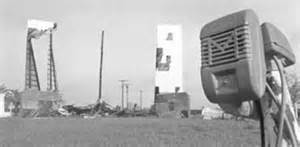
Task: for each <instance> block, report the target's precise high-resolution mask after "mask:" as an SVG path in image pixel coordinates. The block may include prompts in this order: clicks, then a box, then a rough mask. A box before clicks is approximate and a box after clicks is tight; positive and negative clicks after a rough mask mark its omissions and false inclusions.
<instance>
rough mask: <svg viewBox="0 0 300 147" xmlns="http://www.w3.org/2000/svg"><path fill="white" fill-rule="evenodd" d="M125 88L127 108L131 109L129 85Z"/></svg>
mask: <svg viewBox="0 0 300 147" xmlns="http://www.w3.org/2000/svg"><path fill="white" fill-rule="evenodd" d="M125 88H126V108H127V109H129V107H128V106H129V84H128V83H126V84H125Z"/></svg>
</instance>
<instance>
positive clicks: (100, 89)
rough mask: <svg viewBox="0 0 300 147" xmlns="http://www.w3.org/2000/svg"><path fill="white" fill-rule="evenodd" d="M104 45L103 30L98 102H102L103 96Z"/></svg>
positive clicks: (102, 34)
mask: <svg viewBox="0 0 300 147" xmlns="http://www.w3.org/2000/svg"><path fill="white" fill-rule="evenodd" d="M103 45H104V31H103V30H102V32H101V48H100V50H101V51H100V52H101V53H100V69H99V94H98V100H97V103H99V102H100V100H101V97H102V65H103Z"/></svg>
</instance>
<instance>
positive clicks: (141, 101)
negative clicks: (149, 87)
mask: <svg viewBox="0 0 300 147" xmlns="http://www.w3.org/2000/svg"><path fill="white" fill-rule="evenodd" d="M140 107H141V110H142V109H143V90H140Z"/></svg>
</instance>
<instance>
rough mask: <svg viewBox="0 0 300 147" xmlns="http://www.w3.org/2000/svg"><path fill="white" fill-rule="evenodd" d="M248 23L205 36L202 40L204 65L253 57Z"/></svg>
mask: <svg viewBox="0 0 300 147" xmlns="http://www.w3.org/2000/svg"><path fill="white" fill-rule="evenodd" d="M250 47H251V41H250V31H249V26H248V25H243V26H239V27H237V28H235V29H231V30H227V31H224V32H221V33H218V34H214V35H211V36H209V37H206V38H203V39H202V41H201V57H202V67H207V66H209V67H213V66H219V65H223V64H228V63H233V62H236V61H239V60H241V59H247V58H251V53H250V52H251V49H250Z"/></svg>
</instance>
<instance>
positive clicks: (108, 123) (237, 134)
mask: <svg viewBox="0 0 300 147" xmlns="http://www.w3.org/2000/svg"><path fill="white" fill-rule="evenodd" d="M0 142H1V145H2V146H8V147H11V146H22V147H26V146H28V147H31V146H37V147H47V146H49V147H50V146H51V147H52V146H55V147H56V146H59V147H60V146H77V147H84V146H95V147H96V146H119V147H136V146H145V147H151V146H153V147H164V146H167V147H168V146H194V147H199V146H201V147H210V146H212V147H223V146H224V147H240V146H242V147H247V146H249V147H254V146H259V145H260V134H259V129H258V123H257V122H254V121H234V120H201V119H158V118H95V119H79V118H45V119H21V118H10V119H0Z"/></svg>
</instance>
